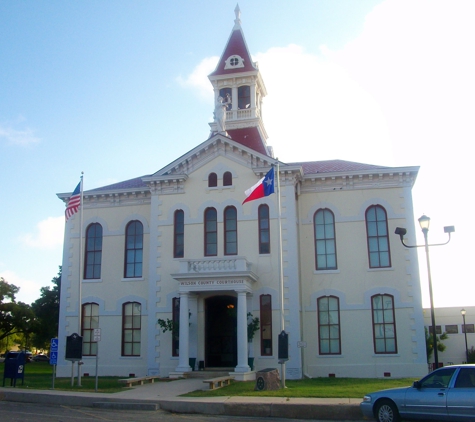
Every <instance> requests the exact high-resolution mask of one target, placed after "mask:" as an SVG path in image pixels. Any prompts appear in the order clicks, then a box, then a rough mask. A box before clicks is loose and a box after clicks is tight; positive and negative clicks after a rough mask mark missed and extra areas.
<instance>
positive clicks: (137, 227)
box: [124, 220, 143, 278]
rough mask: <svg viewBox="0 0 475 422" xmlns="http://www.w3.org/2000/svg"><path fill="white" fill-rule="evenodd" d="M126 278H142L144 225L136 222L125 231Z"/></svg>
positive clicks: (130, 224) (128, 225)
mask: <svg viewBox="0 0 475 422" xmlns="http://www.w3.org/2000/svg"><path fill="white" fill-rule="evenodd" d="M124 267H125V268H124V277H125V278H133V277H142V268H143V225H142V223H141V222H140V221H138V220H134V221H131V222H130V223H129V224H127V227H126V229H125V266H124Z"/></svg>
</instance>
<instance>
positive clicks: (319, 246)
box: [314, 209, 337, 270]
mask: <svg viewBox="0 0 475 422" xmlns="http://www.w3.org/2000/svg"><path fill="white" fill-rule="evenodd" d="M314 231H315V255H316V256H315V262H316V269H317V270H336V268H337V265H336V240H335V218H334V216H333V213H332V212H331V211H330V210H328V209H321V210H318V211H317V212H316V213H315V216H314Z"/></svg>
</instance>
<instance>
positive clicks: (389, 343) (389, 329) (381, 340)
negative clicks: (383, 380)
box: [371, 294, 397, 353]
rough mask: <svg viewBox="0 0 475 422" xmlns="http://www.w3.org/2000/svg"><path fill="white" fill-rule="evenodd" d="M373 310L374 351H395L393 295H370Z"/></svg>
mask: <svg viewBox="0 0 475 422" xmlns="http://www.w3.org/2000/svg"><path fill="white" fill-rule="evenodd" d="M371 308H372V311H373V341H374V353H397V341H396V319H395V316H394V297H393V296H392V295H381V294H380V295H374V296H372V297H371Z"/></svg>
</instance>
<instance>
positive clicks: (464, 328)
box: [460, 309, 468, 363]
mask: <svg viewBox="0 0 475 422" xmlns="http://www.w3.org/2000/svg"><path fill="white" fill-rule="evenodd" d="M460 313H461V314H462V318H463V332H464V334H465V359H466V361H465V362H466V363H468V345H467V326H466V325H465V314H466V313H467V311H466V310H465V309H462V310H461V311H460Z"/></svg>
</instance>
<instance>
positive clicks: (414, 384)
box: [412, 381, 421, 390]
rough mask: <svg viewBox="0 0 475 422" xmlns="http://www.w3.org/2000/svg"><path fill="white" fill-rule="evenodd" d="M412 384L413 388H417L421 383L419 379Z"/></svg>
mask: <svg viewBox="0 0 475 422" xmlns="http://www.w3.org/2000/svg"><path fill="white" fill-rule="evenodd" d="M412 386H413V387H414V388H417V389H418V390H419V389H420V388H421V383H420V382H419V381H414V383H413V384H412Z"/></svg>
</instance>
